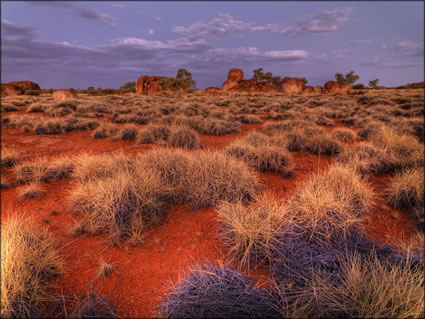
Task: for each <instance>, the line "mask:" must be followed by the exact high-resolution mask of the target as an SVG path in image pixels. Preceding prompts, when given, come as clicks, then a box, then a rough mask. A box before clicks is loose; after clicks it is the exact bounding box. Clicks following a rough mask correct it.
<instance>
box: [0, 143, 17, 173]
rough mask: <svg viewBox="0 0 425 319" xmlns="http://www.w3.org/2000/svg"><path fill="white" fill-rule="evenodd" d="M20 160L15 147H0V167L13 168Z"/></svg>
mask: <svg viewBox="0 0 425 319" xmlns="http://www.w3.org/2000/svg"><path fill="white" fill-rule="evenodd" d="M20 158H21V154H20V152H19V151H18V150H17V149H16V146H11V147H2V148H1V167H2V168H6V167H12V166H15V165H16V164H17V163H18V162H19V160H20Z"/></svg>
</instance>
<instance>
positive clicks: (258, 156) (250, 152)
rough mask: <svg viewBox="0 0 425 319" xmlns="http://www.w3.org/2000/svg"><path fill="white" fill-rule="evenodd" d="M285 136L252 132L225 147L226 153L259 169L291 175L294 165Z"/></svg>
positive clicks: (286, 175)
mask: <svg viewBox="0 0 425 319" xmlns="http://www.w3.org/2000/svg"><path fill="white" fill-rule="evenodd" d="M287 144H288V142H287V140H286V139H285V138H284V137H279V136H277V137H276V136H274V137H269V136H267V135H265V134H262V133H251V134H250V135H248V136H247V137H245V138H244V139H243V140H241V141H237V142H235V143H233V144H231V145H229V146H228V147H226V149H225V154H227V155H229V156H232V157H234V158H236V159H240V160H242V161H244V162H245V163H246V164H248V166H250V167H252V168H254V169H255V170H258V171H272V172H276V173H277V172H278V173H281V174H283V175H284V176H285V177H288V176H290V175H291V172H292V169H293V165H292V159H291V156H290V154H289V153H288V151H287V150H286V147H287Z"/></svg>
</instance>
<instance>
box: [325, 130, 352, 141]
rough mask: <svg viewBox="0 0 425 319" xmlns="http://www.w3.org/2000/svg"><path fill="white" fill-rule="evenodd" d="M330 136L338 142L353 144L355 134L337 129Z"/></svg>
mask: <svg viewBox="0 0 425 319" xmlns="http://www.w3.org/2000/svg"><path fill="white" fill-rule="evenodd" d="M331 136H332V137H333V138H334V139H336V140H338V141H340V142H354V139H355V134H354V133H353V131H352V130H350V129H344V128H337V129H335V130H334V131H333V132H332V134H331Z"/></svg>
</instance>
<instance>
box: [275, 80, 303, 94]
mask: <svg viewBox="0 0 425 319" xmlns="http://www.w3.org/2000/svg"><path fill="white" fill-rule="evenodd" d="M279 87H280V90H281V91H282V92H283V93H286V94H301V93H302V92H303V90H304V88H305V84H304V82H303V81H301V80H300V79H297V78H290V77H284V78H283V80H282V81H280V84H279Z"/></svg>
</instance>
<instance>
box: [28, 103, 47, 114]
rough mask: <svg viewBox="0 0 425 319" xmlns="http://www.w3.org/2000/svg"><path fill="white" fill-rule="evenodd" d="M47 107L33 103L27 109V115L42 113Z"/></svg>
mask: <svg viewBox="0 0 425 319" xmlns="http://www.w3.org/2000/svg"><path fill="white" fill-rule="evenodd" d="M46 107H47V105H45V104H40V103H33V104H31V106H30V107H29V108H28V109H27V113H43V112H44V110H45V109H46Z"/></svg>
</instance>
